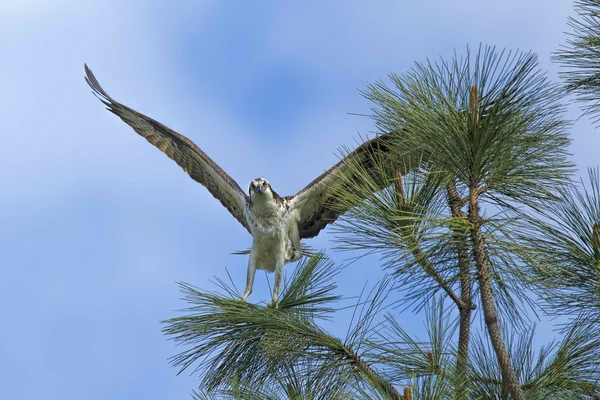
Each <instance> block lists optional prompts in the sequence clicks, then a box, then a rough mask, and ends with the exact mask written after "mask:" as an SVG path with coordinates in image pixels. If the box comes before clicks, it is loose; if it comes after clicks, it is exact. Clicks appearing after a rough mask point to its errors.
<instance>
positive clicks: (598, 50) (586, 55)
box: [555, 0, 600, 122]
mask: <svg viewBox="0 0 600 400" xmlns="http://www.w3.org/2000/svg"><path fill="white" fill-rule="evenodd" d="M575 10H576V12H577V16H576V17H570V18H569V26H570V27H571V28H572V29H573V32H572V33H570V34H569V38H568V39H567V44H566V45H564V46H562V47H561V48H560V50H559V51H558V52H557V53H556V56H555V60H556V61H558V62H559V63H561V64H562V66H563V67H565V69H564V70H563V71H561V77H562V78H563V80H564V81H565V83H566V87H567V90H568V91H569V92H572V93H575V95H576V96H577V99H578V100H579V101H580V102H582V103H583V104H584V110H585V112H586V113H589V114H591V115H592V117H593V119H594V121H595V122H598V120H599V119H598V118H599V117H600V109H599V108H598V101H599V100H600V1H599V0H578V1H576V2H575Z"/></svg>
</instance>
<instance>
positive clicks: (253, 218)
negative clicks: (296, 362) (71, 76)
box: [85, 65, 388, 305]
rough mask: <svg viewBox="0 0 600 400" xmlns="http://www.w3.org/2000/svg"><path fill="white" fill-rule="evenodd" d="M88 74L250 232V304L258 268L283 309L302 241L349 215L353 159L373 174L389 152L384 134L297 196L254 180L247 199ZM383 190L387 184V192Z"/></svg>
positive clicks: (190, 146) (206, 160) (201, 157)
mask: <svg viewBox="0 0 600 400" xmlns="http://www.w3.org/2000/svg"><path fill="white" fill-rule="evenodd" d="M85 72H86V78H85V79H86V82H87V83H88V84H89V85H90V87H91V88H92V90H93V91H94V94H95V95H96V96H97V97H98V98H99V99H100V100H101V101H102V102H103V103H104V104H105V105H106V106H107V108H108V110H109V111H111V112H112V113H114V114H116V115H117V116H118V117H119V118H121V119H122V120H123V121H124V122H125V123H126V124H128V125H129V126H131V127H132V128H133V130H134V131H135V132H136V133H138V134H139V135H140V136H142V137H144V138H145V139H146V140H148V142H150V143H151V144H153V145H154V146H156V147H157V148H158V149H159V150H161V151H162V152H163V153H165V154H166V155H167V156H168V157H169V158H171V159H172V160H174V161H175V162H176V163H177V164H178V165H179V166H180V167H181V168H182V169H183V170H184V171H185V172H186V173H187V174H188V175H189V176H190V177H191V178H192V179H194V180H195V181H197V182H199V183H201V184H202V185H204V186H205V187H206V188H207V189H208V191H209V192H210V193H211V194H212V195H213V196H214V197H215V198H216V199H217V200H219V201H220V202H221V204H223V206H225V208H227V210H229V212H230V213H231V214H232V215H233V216H234V217H235V218H236V219H237V220H238V221H239V222H240V223H241V224H242V226H244V228H246V229H247V230H248V232H250V234H251V235H252V238H253V239H252V248H251V250H250V256H249V261H248V276H247V282H246V291H245V293H244V296H243V298H244V299H246V298H247V297H248V295H249V294H250V293H251V292H252V285H253V282H254V274H255V271H256V269H265V270H267V271H269V272H275V285H274V288H273V298H272V301H271V304H273V305H276V304H277V296H278V293H279V286H280V283H281V277H282V274H283V267H284V265H285V263H288V262H293V261H297V260H298V259H300V258H301V257H302V254H303V252H302V249H301V244H300V240H301V239H306V238H311V237H314V236H316V235H317V234H318V233H319V232H320V231H321V230H322V229H324V228H325V226H327V224H330V223H332V222H333V221H335V220H336V219H337V218H338V217H339V216H340V215H341V214H342V213H343V212H344V211H346V210H344V209H342V208H341V207H339V204H338V203H337V200H336V198H335V197H334V190H333V188H334V187H335V184H336V183H337V182H338V181H339V177H340V173H342V172H343V171H344V167H345V166H346V165H347V163H348V162H349V161H350V160H351V161H352V162H353V163H358V164H360V165H362V167H364V168H365V170H367V171H370V170H371V169H372V160H373V158H374V156H376V155H377V154H381V153H386V152H387V151H388V145H387V142H386V140H385V138H386V137H387V136H388V135H381V136H379V137H377V138H375V139H371V140H369V141H367V142H365V143H363V144H362V145H360V146H359V147H358V148H357V149H356V150H354V151H353V152H351V153H350V154H348V155H347V156H346V157H345V158H344V159H342V160H341V161H340V162H338V163H337V164H336V165H334V166H333V167H331V168H330V169H328V170H327V171H325V172H324V173H323V174H321V175H320V176H318V177H317V178H316V179H315V180H313V181H312V182H311V183H310V184H308V185H307V186H306V187H305V188H304V189H302V190H301V191H299V192H298V193H296V194H295V195H293V196H287V197H281V196H279V195H278V194H277V193H276V192H275V191H273V189H272V188H271V186H270V185H269V183H268V182H267V181H266V180H264V179H262V178H257V179H255V180H253V181H252V182H251V183H250V187H249V191H248V194H246V193H245V192H244V191H243V190H242V189H241V188H240V186H239V185H238V184H237V183H236V182H235V181H234V180H233V179H232V178H231V177H230V176H229V175H227V173H225V171H223V170H222V169H221V168H220V167H219V166H218V165H217V164H216V163H215V162H214V161H212V160H211V159H210V157H208V156H207V155H206V154H205V153H204V152H203V151H202V150H200V148H198V147H197V146H196V145H195V144H194V143H193V142H192V141H191V140H189V139H188V138H186V137H185V136H183V135H180V134H178V133H177V132H175V131H173V130H171V129H169V128H167V127H166V126H164V125H163V124H161V123H159V122H157V121H155V120H153V119H152V118H149V117H147V116H145V115H143V114H141V113H139V112H137V111H135V110H133V109H131V108H129V107H127V106H125V105H123V104H121V103H119V102H117V101H115V100H114V99H113V98H112V97H110V96H109V95H108V93H106V92H105V91H104V89H102V87H101V86H100V84H99V83H98V81H97V80H96V78H95V76H94V74H93V73H92V71H91V70H90V69H89V68H88V67H87V65H86V66H85ZM351 179H354V180H357V179H358V177H356V176H352V177H351ZM383 185H384V184H383V183H381V187H383Z"/></svg>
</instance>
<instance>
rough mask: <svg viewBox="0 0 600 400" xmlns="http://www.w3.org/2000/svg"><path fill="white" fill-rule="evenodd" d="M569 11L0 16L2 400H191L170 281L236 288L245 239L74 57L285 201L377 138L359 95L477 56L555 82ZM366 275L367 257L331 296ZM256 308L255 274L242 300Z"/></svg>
mask: <svg viewBox="0 0 600 400" xmlns="http://www.w3.org/2000/svg"><path fill="white" fill-rule="evenodd" d="M571 13H572V4H571V2H569V1H564V0H552V1H549V0H535V1H528V2H522V1H520V0H511V1H504V2H481V1H466V0H463V1H453V2H447V1H441V0H440V1H429V2H399V1H380V2H368V3H367V2H354V1H343V2H342V1H323V2H316V1H315V2H266V1H256V2H242V1H236V2H234V1H196V2H191V1H186V2H183V1H182V2H158V1H152V2H147V1H127V2H118V1H104V2H93V1H87V2H79V1H76V0H60V1H53V2H49V1H40V0H21V1H18V2H7V1H4V2H0V54H2V59H3V62H1V63H0V76H2V86H1V91H0V107H1V108H0V109H1V110H2V111H1V114H2V118H0V135H2V139H3V140H2V143H3V154H2V157H0V185H1V187H2V193H3V194H2V196H0V206H1V209H2V212H0V224H1V225H0V226H1V227H2V228H1V229H0V302H1V304H3V307H2V309H3V318H2V319H3V329H2V330H0V360H1V361H0V376H2V382H3V383H2V385H0V397H2V398H6V399H33V398H43V399H79V398H86V399H90V400H92V399H131V398H144V399H164V398H186V397H187V396H188V394H189V393H190V391H191V390H192V389H193V388H195V387H196V385H197V378H196V377H189V376H188V375H187V374H183V375H182V376H175V372H176V370H175V369H173V368H171V367H169V366H168V363H167V361H166V360H167V358H168V357H169V356H171V355H174V354H175V353H176V352H177V351H179V349H178V348H176V347H175V346H174V344H173V343H172V342H169V341H166V340H165V338H164V337H163V336H162V334H161V331H160V328H161V326H160V324H159V321H160V320H163V319H166V318H169V317H172V316H175V315H176V313H175V312H174V310H177V309H181V308H183V307H184V303H183V302H182V301H181V300H180V299H179V293H178V290H177V287H176V285H175V282H176V281H184V282H187V283H191V284H194V285H196V286H199V287H202V288H206V289H213V288H214V286H213V285H212V284H211V283H210V282H209V280H210V279H211V278H212V277H213V276H214V275H216V276H219V277H221V278H225V277H226V273H225V268H228V270H229V271H230V272H231V273H232V275H233V278H234V280H235V282H236V284H238V285H239V286H238V287H241V286H243V282H244V277H245V269H246V263H247V259H246V258H245V257H241V256H233V255H230V254H229V253H230V252H232V251H235V250H240V249H244V248H247V247H248V246H249V245H250V236H249V235H248V234H247V232H246V231H245V230H244V229H243V228H242V227H241V226H240V225H239V224H238V223H237V222H236V221H235V220H234V219H233V218H231V216H230V215H229V214H228V213H227V211H226V210H225V209H224V208H223V207H222V206H221V205H220V204H219V203H218V202H217V201H216V200H214V199H213V198H212V197H211V196H210V194H209V193H208V192H207V191H206V190H205V189H204V188H203V187H202V186H200V185H198V184H196V183H195V182H193V181H192V180H191V179H190V178H189V177H188V176H187V175H186V174H184V173H183V172H182V171H181V170H180V169H179V167H177V166H176V165H175V163H173V162H172V161H170V160H169V159H168V158H167V157H166V156H164V155H163V154H162V153H161V152H159V151H158V150H156V149H155V148H153V147H152V146H151V145H149V144H148V143H147V142H145V141H144V140H143V139H141V138H140V137H139V136H137V135H136V134H135V133H134V132H133V131H132V130H131V129H130V128H129V127H128V126H126V125H125V124H124V123H122V122H121V121H120V120H119V119H118V118H116V117H115V116H113V115H111V114H110V113H109V112H107V111H105V110H104V109H103V107H102V105H101V104H100V103H99V102H98V100H97V99H95V98H94V96H93V95H92V94H91V92H90V90H89V88H88V87H87V85H86V84H85V82H84V80H83V63H84V62H86V63H87V64H88V65H89V66H90V67H91V68H92V69H93V71H94V72H95V73H96V76H97V77H98V79H99V81H100V82H101V83H102V84H103V86H104V87H105V89H106V90H107V91H108V92H109V93H110V94H111V95H112V96H114V97H115V98H116V99H117V100H119V101H121V102H123V103H125V104H127V105H129V106H131V107H133V108H134V109H137V110H138V111H140V112H143V113H146V114H147V115H149V116H151V117H153V118H155V119H157V120H159V121H161V122H163V123H164V124H166V125H168V126H170V127H171V128H173V129H175V130H177V131H179V132H180V133H182V134H185V135H187V136H188V137H190V138H191V139H192V140H194V141H195V142H196V144H198V145H199V146H200V147H201V148H202V149H204V150H205V151H206V153H208V154H209V155H210V156H211V157H212V158H213V159H214V160H215V161H216V162H217V163H219V164H220V165H221V166H222V167H223V168H224V169H225V170H226V171H227V172H228V173H229V174H230V175H232V177H233V178H234V179H236V180H237V181H238V182H239V183H240V185H241V186H242V187H245V185H246V184H247V183H248V182H249V181H250V180H251V179H253V178H255V177H257V176H264V177H266V178H267V179H269V181H270V182H271V184H272V185H273V187H274V188H275V189H276V190H277V191H278V192H279V193H280V194H284V195H285V194H291V193H295V192H296V191H298V190H299V189H301V188H302V187H303V186H304V185H305V184H306V183H308V182H309V181H310V180H312V179H313V178H314V177H315V176H317V175H318V174H320V173H321V172H322V171H323V170H324V169H327V168H329V166H331V165H332V164H333V163H335V162H336V161H337V155H336V149H337V148H338V147H339V146H340V145H342V144H347V145H351V146H352V145H353V144H354V143H355V142H354V140H355V139H356V138H357V137H358V133H361V134H366V133H369V132H372V131H374V129H375V127H374V125H373V123H372V122H371V121H370V120H369V119H368V118H361V117H357V116H352V115H349V114H348V113H368V112H369V108H370V104H369V102H368V101H366V100H365V99H363V98H362V97H361V96H360V95H359V93H358V91H357V89H360V88H363V87H364V84H365V83H368V82H373V81H374V80H377V79H385V77H386V75H387V73H388V72H395V73H403V72H404V71H407V70H408V69H409V68H410V67H411V65H412V64H413V62H414V61H423V60H425V58H427V57H429V58H437V57H438V56H439V55H442V56H445V57H450V56H451V55H452V52H453V49H454V48H456V49H457V51H458V52H459V53H460V52H464V50H465V47H466V44H470V45H471V46H477V45H478V44H479V43H480V42H482V43H486V44H492V45H496V46H498V47H500V48H503V47H506V48H509V49H520V50H533V51H535V52H536V53H538V54H539V57H540V63H541V66H542V68H543V69H545V70H547V71H549V75H550V76H551V77H552V78H556V72H557V68H558V67H557V66H556V65H554V64H552V63H551V62H550V54H551V52H553V51H554V50H555V49H556V48H557V46H558V45H559V44H561V43H563V42H564V39H565V35H564V33H563V32H564V31H566V30H567V26H566V20H567V16H568V15H570V14H571ZM570 110H571V111H570V116H571V117H573V118H576V117H577V116H578V115H579V111H578V110H577V108H575V107H571V109H570ZM572 132H573V145H572V149H571V150H572V152H573V154H574V160H575V162H576V163H577V164H578V166H579V167H582V168H584V167H586V166H592V165H595V163H596V162H597V161H596V160H597V156H596V154H597V150H596V149H598V148H600V139H599V138H600V136H598V134H597V132H596V131H594V130H593V128H592V126H591V125H590V123H589V121H588V120H587V119H586V118H585V117H584V118H582V119H580V120H579V121H578V122H577V123H576V124H575V125H574V127H573V129H572ZM257 154H262V156H260V157H257ZM332 239H333V235H332V234H331V231H326V232H325V234H322V235H321V236H319V237H318V238H317V239H315V240H312V241H310V242H308V244H310V245H312V246H314V247H316V248H325V249H327V248H331V247H333V242H332ZM330 254H331V255H332V257H333V258H334V259H335V260H336V261H338V262H340V263H342V262H343V260H344V259H345V258H346V257H347V255H346V254H340V253H333V252H330ZM287 268H288V270H291V268H293V265H288V267H287ZM381 276H382V272H381V271H380V269H379V267H378V265H377V259H376V258H374V257H371V258H367V259H364V260H362V261H360V262H357V263H355V264H353V265H351V266H350V267H348V268H347V269H345V270H344V272H343V274H342V275H341V276H340V277H339V280H338V285H339V286H340V292H341V293H342V294H346V295H356V294H357V293H358V292H359V291H360V290H361V288H362V286H363V285H364V283H365V281H366V280H367V279H368V280H369V282H371V283H374V282H375V281H376V279H377V278H378V277H381ZM268 299H269V291H268V288H267V285H266V282H265V277H264V275H262V274H257V279H256V285H255V290H254V293H253V294H252V296H251V297H250V300H251V301H253V302H258V301H263V300H268ZM405 318H406V319H405V321H407V325H408V326H409V328H411V329H413V328H414V329H415V332H418V331H419V329H421V328H420V326H421V323H420V322H419V319H418V318H414V317H410V316H406V317H405ZM340 322H341V324H340V326H342V325H343V322H345V321H340ZM332 330H333V331H334V333H336V334H338V335H343V334H344V332H345V329H344V328H340V327H339V326H338V327H332ZM546 336H547V337H550V336H551V335H550V334H547V335H545V336H544V337H546Z"/></svg>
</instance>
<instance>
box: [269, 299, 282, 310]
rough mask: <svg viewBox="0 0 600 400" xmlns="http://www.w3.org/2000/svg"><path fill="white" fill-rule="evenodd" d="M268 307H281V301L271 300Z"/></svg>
mask: <svg viewBox="0 0 600 400" xmlns="http://www.w3.org/2000/svg"><path fill="white" fill-rule="evenodd" d="M267 307H269V308H274V309H276V310H277V309H279V302H278V301H272V300H271V301H270V302H269V304H267Z"/></svg>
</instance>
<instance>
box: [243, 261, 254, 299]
mask: <svg viewBox="0 0 600 400" xmlns="http://www.w3.org/2000/svg"><path fill="white" fill-rule="evenodd" d="M255 273H256V257H255V256H254V252H252V251H250V257H249V258H248V273H247V275H246V291H245V292H244V295H243V296H242V300H244V301H246V299H247V298H248V296H250V293H252V286H253V285H254V274H255Z"/></svg>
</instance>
